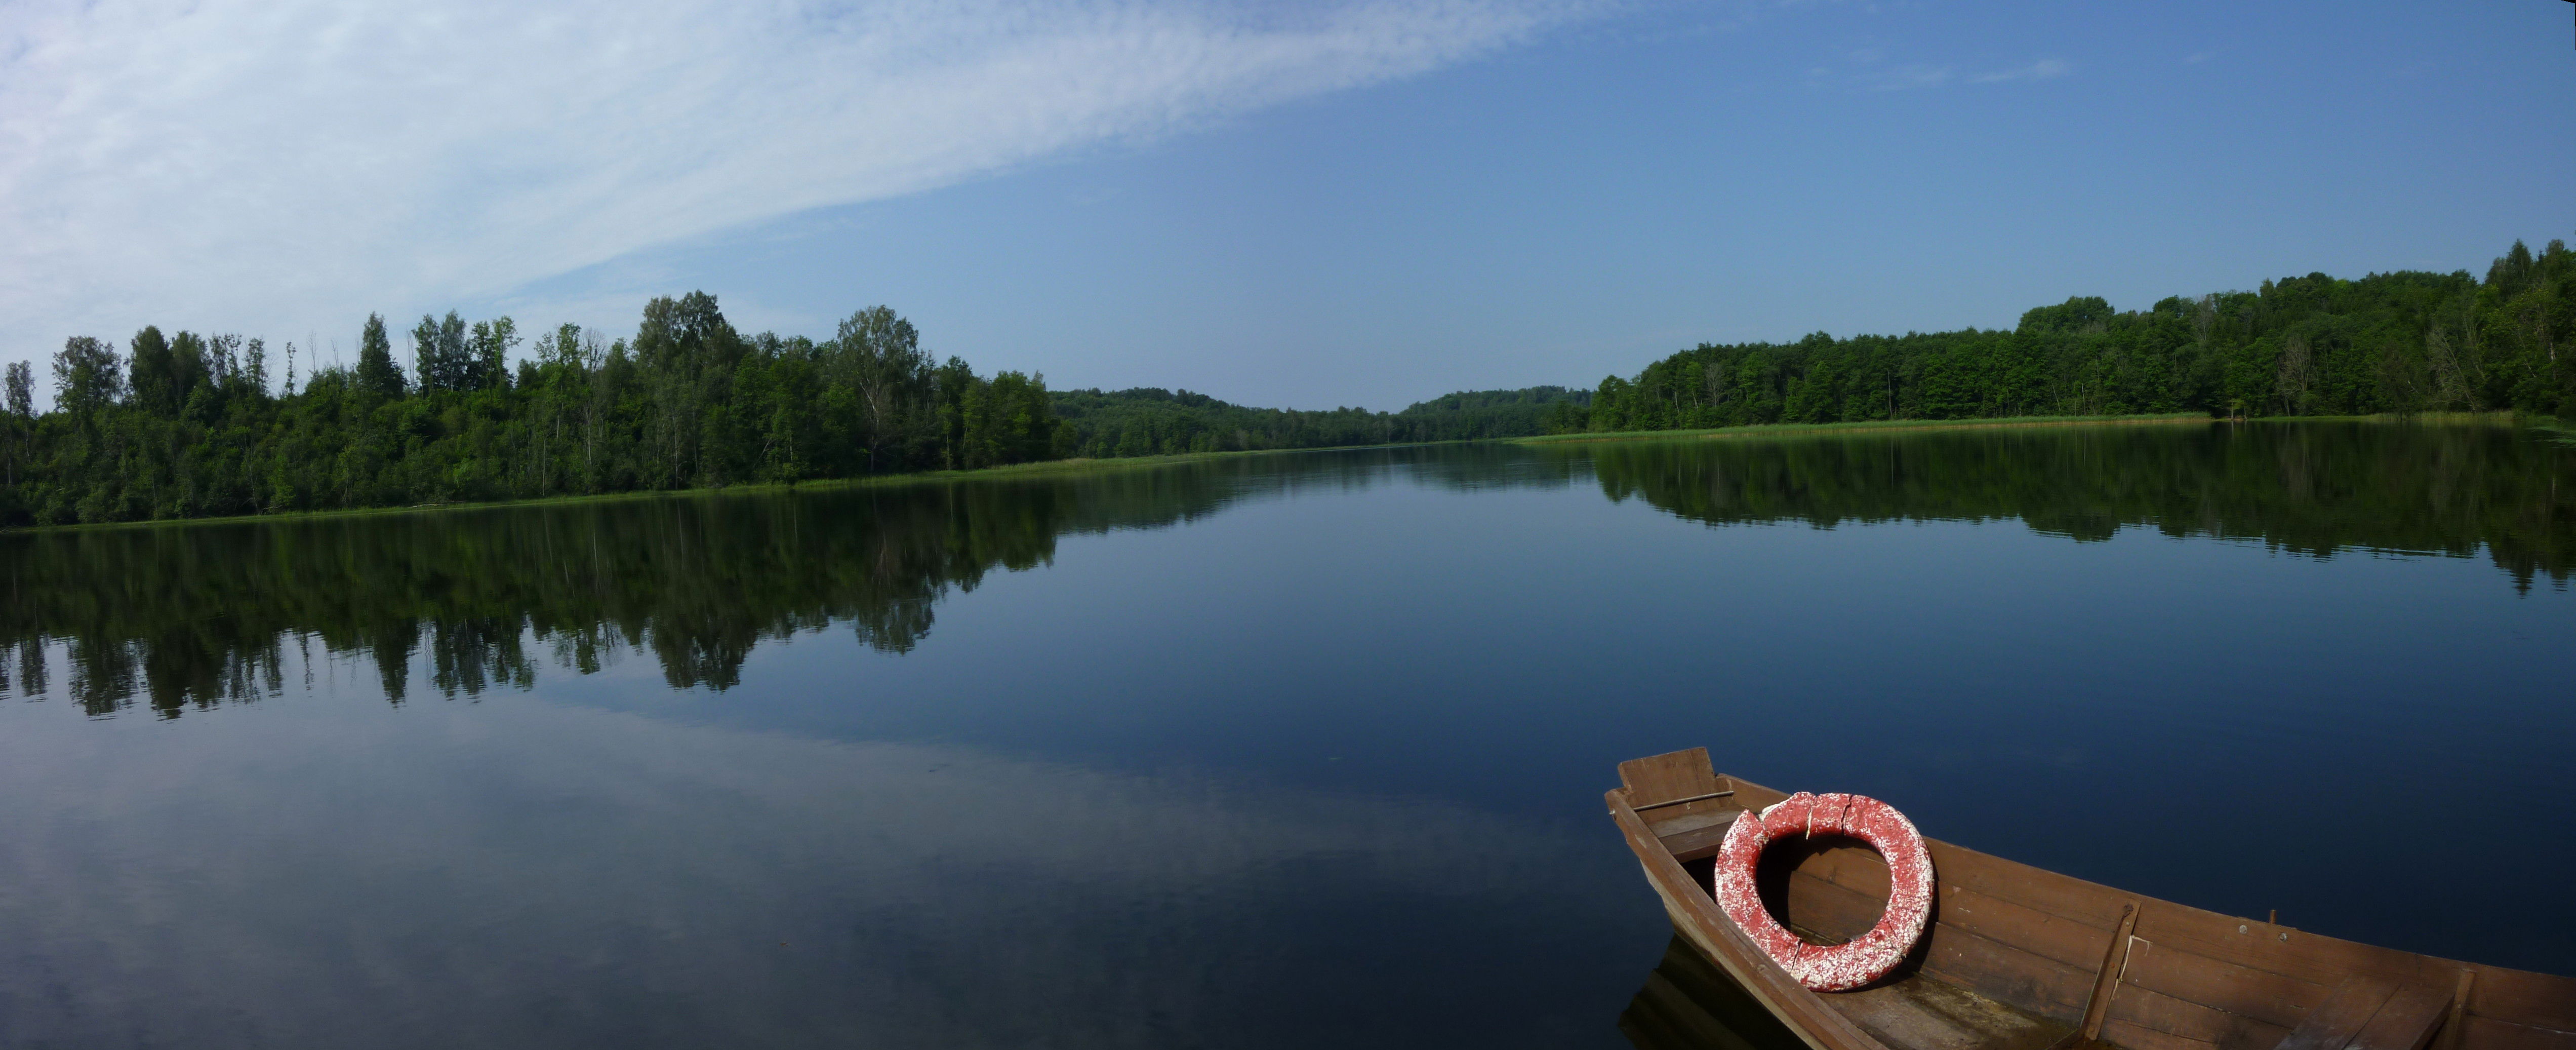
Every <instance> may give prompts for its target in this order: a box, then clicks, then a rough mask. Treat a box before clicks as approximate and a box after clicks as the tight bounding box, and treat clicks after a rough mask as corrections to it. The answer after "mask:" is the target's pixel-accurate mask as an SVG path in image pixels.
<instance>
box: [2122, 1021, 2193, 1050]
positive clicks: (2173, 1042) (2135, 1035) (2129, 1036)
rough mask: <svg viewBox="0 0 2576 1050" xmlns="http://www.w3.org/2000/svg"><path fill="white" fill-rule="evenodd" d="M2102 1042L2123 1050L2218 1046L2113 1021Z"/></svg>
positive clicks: (2183, 1048)
mask: <svg viewBox="0 0 2576 1050" xmlns="http://www.w3.org/2000/svg"><path fill="white" fill-rule="evenodd" d="M2102 1041H2103V1042H2106V1043H2109V1044H2111V1045H2113V1046H2117V1047H2121V1048H2123V1050H2217V1046H2218V1044H2216V1043H2209V1042H2203V1041H2201V1040H2198V1039H2185V1038H2183V1037H2181V1036H2178V1035H2174V1034H2172V1033H2170V1032H2159V1031H2156V1030H2155V1029H2153V1028H2148V1027H2145V1026H2143V1025H2136V1024H2131V1023H2129V1022H2127V1021H2116V1020H2115V1021H2112V1022H2111V1023H2109V1024H2106V1025H2103V1026H2102Z"/></svg>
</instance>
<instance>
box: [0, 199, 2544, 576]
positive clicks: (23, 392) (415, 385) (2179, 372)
mask: <svg viewBox="0 0 2576 1050" xmlns="http://www.w3.org/2000/svg"><path fill="white" fill-rule="evenodd" d="M2571 281H2576V259H2571V257H2570V255H2569V253H2568V251H2567V248H2566V245H2565V244H2564V242H2562V241H2556V240H2553V241H2550V242H2549V244H2548V245H2547V246H2546V247H2545V248H2543V249H2542V250H2541V251H2540V252H2538V253H2537V254H2535V253H2533V252H2532V251H2531V250H2530V249H2529V248H2528V247H2526V246H2525V245H2524V244H2523V243H2521V242H2519V241H2517V242H2515V243H2514V245H2513V247H2512V248H2511V249H2510V250H2509V251H2507V252H2506V253H2505V254H2504V255H2503V256H2502V257H2500V258H2498V259H2496V260H2495V261H2494V263H2493V264H2492V265H2490V266H2489V267H2488V268H2487V273H2486V276H2485V277H2484V278H2483V279H2479V278H2476V277H2473V276H2471V275H2470V274H2469V273H2468V272H2467V271H2457V272H2454V273H2449V274H2435V273H2422V272H2396V273H2384V274H2371V275H2369V276H2366V277H2363V278H2361V279H2358V280H2342V279H2338V278H2333V277H2328V276H2326V275H2324V274H2321V273H2312V274H2309V275H2308V276H2306V277H2293V278H2287V279H2283V280H2280V281H2265V282H2263V283H2262V285H2261V287H2260V288H2258V289H2257V290H2254V291H2248V292H2226V293H2218V294H2211V295H2203V296H2199V297H2197V298H2184V297H2173V298H2167V299H2165V300H2163V301H2161V302H2158V303H2156V304H2155V305H2153V306H2152V307H2149V308H2148V309H2145V310H2140V311H2128V312H2122V311H2116V310H2113V309H2112V308H2111V306H2110V304H2109V303H2108V302H2106V301H2104V300H2103V299H2100V298H2098V297H2092V298H2086V297H2079V298H2074V299H2069V300H2067V301H2066V302H2064V303H2061V304H2059V305H2056V306H2045V307H2040V308H2037V309H2034V310H2031V311H2029V312H2027V313H2025V314H2023V315H2022V318H2021V321H2020V323H2019V325H2017V326H2016V327H2015V328H2014V329H2013V330H2011V331H2001V330H1993V331H1987V330H1979V329H1973V328H1972V329H1966V330H1962V331H1955V332H1939V333H1930V334H1924V333H1909V334H1906V335H1902V336H1856V337H1853V338H1849V339H1835V338H1833V337H1832V336H1829V335H1826V334H1824V333H1821V332H1820V333H1817V334H1815V335H1811V336H1808V337H1806V338H1805V339H1802V340H1799V341H1797V342H1794V343H1785V344H1781V343H1740V344H1732V345H1714V344H1702V345H1700V346H1698V347H1695V348H1692V349H1689V350H1684V351H1682V352H1680V353H1676V354H1674V355H1672V356H1670V357H1668V358H1665V359H1663V360H1661V361H1657V362H1654V363H1653V364H1650V365H1648V366H1646V368H1645V370H1644V371H1642V372H1640V373H1638V374H1637V376H1636V377H1635V378H1633V379H1623V378H1620V377H1618V376H1611V377H1608V378H1605V379H1603V380H1602V381H1601V384H1600V386H1599V387H1598V389H1596V390H1592V391H1583V390H1568V389H1565V388H1562V387H1552V386H1541V387H1530V388H1527V389H1522V390H1493V391H1472V392H1459V393H1454V394H1450V395H1447V396H1445V397H1440V398H1435V399H1432V400H1429V401H1424V402H1420V403H1417V404H1414V405H1411V406H1408V407H1407V408H1405V409H1403V410H1402V411H1398V412H1373V411H1368V410H1365V409H1358V408H1336V409H1332V410H1329V411H1296V410H1288V409H1271V408H1252V407H1247V406H1243V405H1237V404H1232V403H1229V402H1225V401H1221V400H1218V399H1216V398H1213V397H1209V396H1207V395H1205V394H1200V393H1193V392H1191V391H1187V390H1180V391H1170V390H1163V389H1158V388H1136V389H1130V390H1121V391H1114V392H1104V391H1101V390H1098V389H1085V390H1062V391H1050V390H1048V389H1047V387H1046V381H1045V377H1044V376H1039V375H1028V374H1023V373H1020V372H1012V371H1003V372H998V373H996V374H993V375H991V376H982V375H978V374H976V372H975V370H974V369H973V368H972V367H970V366H969V365H968V364H967V363H966V362H965V361H963V360H960V359H958V358H956V357H953V356H952V357H950V358H948V359H947V360H946V361H944V362H941V361H938V360H935V359H934V358H933V357H932V356H931V355H930V354H928V353H926V352H924V351H923V350H922V349H921V343H920V333H919V332H918V331H917V330H916V329H915V328H914V326H913V325H912V323H911V322H910V321H907V320H905V319H904V318H903V317H902V316H900V315H898V314H896V313H895V312H894V311H893V310H892V309H890V308H887V307H884V306H877V307H871V308H869V309H865V310H861V311H858V312H856V313H854V314H851V315H850V316H849V318H847V319H846V320H844V321H842V322H841V323H840V324H839V326H838V328H837V330H836V331H835V332H834V333H833V335H832V337H831V338H829V339H826V340H822V341H820V342H817V341H815V340H812V339H809V338H806V337H802V336H798V337H781V336H778V335H775V334H772V333H766V332H764V333H761V334H759V335H745V334H742V333H741V332H739V331H737V330H736V329H735V328H734V327H733V325H732V324H731V323H729V322H728V321H726V319H725V317H724V314H723V312H722V310H720V309H719V308H718V305H717V302H716V299H715V297H714V296H712V295H708V294H706V293H704V292H692V293H690V294H688V295H685V296H680V297H677V298H671V297H662V298H656V299H654V300H652V301H651V302H649V303H647V304H646V305H645V308H644V313H643V317H642V319H641V321H640V323H639V324H638V326H637V328H636V330H635V334H634V335H633V336H632V337H631V338H625V339H614V340H609V339H604V338H603V337H602V335H601V333H599V332H596V331H591V330H585V329H583V328H581V327H579V326H575V325H563V326H560V327H558V328H556V329H554V330H552V331H548V332H543V333H539V334H537V335H536V336H535V337H534V338H533V340H528V339H525V338H523V337H522V335H521V334H520V332H519V330H518V327H517V324H516V322H515V321H513V320H512V319H511V318H508V317H501V318H495V319H491V320H484V321H475V322H471V323H468V322H467V321H466V320H465V319H464V318H462V317H460V316H458V314H457V313H456V312H455V311H449V312H448V313H447V315H446V316H445V317H433V316H426V315H424V316H423V317H421V319H420V320H419V322H418V323H417V324H416V325H414V326H413V327H412V328H411V329H410V330H409V331H408V332H407V333H403V338H404V339H405V341H406V342H407V343H408V345H409V347H410V351H411V352H410V358H411V361H410V365H409V366H408V367H405V366H404V365H403V364H401V363H399V362H398V361H397V359H396V356H395V352H394V346H395V339H396V334H395V332H394V331H393V330H392V329H391V328H390V327H389V326H388V324H387V322H386V321H385V319H384V318H382V317H380V316H375V315H370V316H369V317H368V318H367V320H366V322H365V324H364V325H363V326H362V327H361V329H360V332H359V338H358V355H357V361H356V363H355V364H354V365H352V366H349V367H338V366H336V365H335V366H333V367H325V368H319V369H311V368H310V366H311V364H312V363H313V355H312V353H311V348H309V347H308V348H305V349H304V351H303V353H302V354H301V361H300V362H299V355H298V353H297V350H296V348H295V347H294V346H293V344H288V345H287V346H286V347H284V348H282V352H280V353H277V354H272V353H271V351H270V348H269V347H268V346H267V345H266V344H265V343H264V342H263V341H262V340H260V339H256V338H252V339H244V338H242V337H240V336H237V335H204V334H199V333H194V332H188V331H175V332H170V333H164V332H163V331H162V330H161V329H160V328H159V327H157V326H156V327H146V328H143V329H142V330H140V331H138V332H136V333H135V334H134V335H133V337H132V338H130V339H128V340H127V341H126V342H125V343H124V344H123V346H122V347H120V346H119V345H118V344H116V343H115V342H113V341H111V340H107V339H101V338H96V337H89V336H80V337H74V338H71V339H68V340H66V341H65V343H64V345H63V348H62V350H61V351H60V352H58V353H56V354H54V355H53V361H52V380H53V389H54V404H53V406H52V408H51V409H50V410H49V411H47V412H44V413H42V414H38V413H37V412H36V411H35V410H34V400H35V399H34V394H35V389H36V387H35V384H36V378H35V375H34V370H33V368H32V367H31V366H30V365H29V364H28V363H25V362H19V363H14V364H11V365H9V366H8V367H7V369H6V372H5V375H4V376H0V379H5V383H0V393H5V405H0V408H5V411H0V527H10V526H27V525H53V524H73V523H85V522H114V521H137V520H152V519H170V518H191V517H207V516H223V515H247V514H272V513H281V512H289V511H300V510H329V509H344V508H361V507H408V506H423V505H438V504H446V503H457V502H487V501H501V500H514V499H531V498H542V497H550V496H569V495H587V494H596V493H612V492H630V491H642V490H670V489H689V488H721V487H724V486H729V485H737V484H746V483H789V484H793V483H796V482H800V481H810V480H827V479H846V478H859V477H867V476H872V475H882V474H895V473H905V472H914V471H922V470H934V469H974V468H980V467H989V466H998V465H1003V464H1010V463H1024V462H1030V461H1036V460H1048V459H1061V458H1067V457H1093V458H1113V457H1125V456H1148V455H1165V454H1174V453H1190V452H1228V451H1252V450H1263V449H1296V448H1326V447H1341V446H1355V445H1384V444H1400V443H1409V442H1423V441H1454V440H1479V439H1491V438H1507V437H1518V436H1525V435H1531V434H1538V433H1601V432H1619V431H1641V430H1643V431H1651V430H1672V429H1697V428H1717V427H1728V426H1741V425H1748V424H1766V423H1824V422H1843V421H1873V420H1889V419H1924V420H1942V419H1967V418H1995V417H2011V416H2031V415H2126V414H2137V413H2154V414H2165V413H2188V412H2205V413H2208V414H2210V415H2213V416H2222V415H2223V416H2261V415H2289V416H2295V415H2362V414H2375V413H2412V412H2427V411H2450V410H2467V411H2490V410H2497V409H2511V410H2515V411H2518V412H2524V413H2529V414H2534V415H2542V416H2558V415H2562V414H2565V413H2566V412H2567V411H2568V410H2569V409H2570V408H2571V407H2576V368H2571V367H2569V366H2566V365H2563V364H2562V363H2561V362H2560V361H2559V356H2558V347H2557V340H2558V337H2559V336H2561V335H2566V334H2568V333H2569V331H2570V330H2571V328H2576V288H2572V287H2571ZM523 343H524V344H525V349H524V351H522V349H521V348H522V344H523ZM299 363H301V364H303V365H305V366H307V368H308V374H306V375H304V376H303V377H301V378H300V379H299V376H298V375H297V366H298V364H299ZM272 379H276V380H280V381H278V382H274V383H273V382H272Z"/></svg>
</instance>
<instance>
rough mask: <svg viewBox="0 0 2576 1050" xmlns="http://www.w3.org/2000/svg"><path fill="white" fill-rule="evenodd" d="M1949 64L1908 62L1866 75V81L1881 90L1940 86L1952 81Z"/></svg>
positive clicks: (1904, 89) (1905, 89)
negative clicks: (1937, 64) (1936, 64)
mask: <svg viewBox="0 0 2576 1050" xmlns="http://www.w3.org/2000/svg"><path fill="white" fill-rule="evenodd" d="M1951 72H1952V71H1951V68H1950V67H1948V66H1933V65H1925V64H1922V63H1919V62H1915V63H1908V64H1906V65H1901V66H1896V67H1893V68H1889V69H1884V70H1880V71H1877V72H1875V73H1871V74H1868V75H1867V76H1866V77H1864V78H1863V79H1864V82H1866V83H1867V84H1868V85H1869V86H1871V87H1873V88H1876V89H1878V90H1880V91H1907V90H1911V89H1914V88H1929V87H1940V86H1941V85H1943V84H1947V83H1949V82H1950V77H1951Z"/></svg>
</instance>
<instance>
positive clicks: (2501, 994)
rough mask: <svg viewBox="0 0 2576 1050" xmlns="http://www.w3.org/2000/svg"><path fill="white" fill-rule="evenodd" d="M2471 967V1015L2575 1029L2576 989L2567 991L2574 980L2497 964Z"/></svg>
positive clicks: (2561, 1029) (2450, 964)
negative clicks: (2473, 976) (2474, 983)
mask: <svg viewBox="0 0 2576 1050" xmlns="http://www.w3.org/2000/svg"><path fill="white" fill-rule="evenodd" d="M2445 965H2449V966H2452V967H2454V968H2456V967H2457V965H2458V964H2456V963H2446V964H2445ZM2472 969H2474V970H2476V971H2477V975H2478V979H2477V987H2475V988H2473V989H2471V993H2472V994H2471V995H2470V996H2469V1013H2470V1014H2471V1015H2473V1016H2482V1017H2493V1018H2496V1019H2498V1020H2504V1021H2512V1022H2514V1023H2516V1024H2525V1025H2536V1026H2538V1027H2541V1028H2552V1029H2556V1030H2558V1031H2561V1032H2576V991H2571V990H2570V988H2571V986H2576V981H2571V980H2569V979H2567V978H2565V977H2552V976H2550V975H2548V974H2540V973H2532V972H2530V971H2528V970H2508V969H2505V968H2504V967H2501V966H2477V967H2472Z"/></svg>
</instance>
